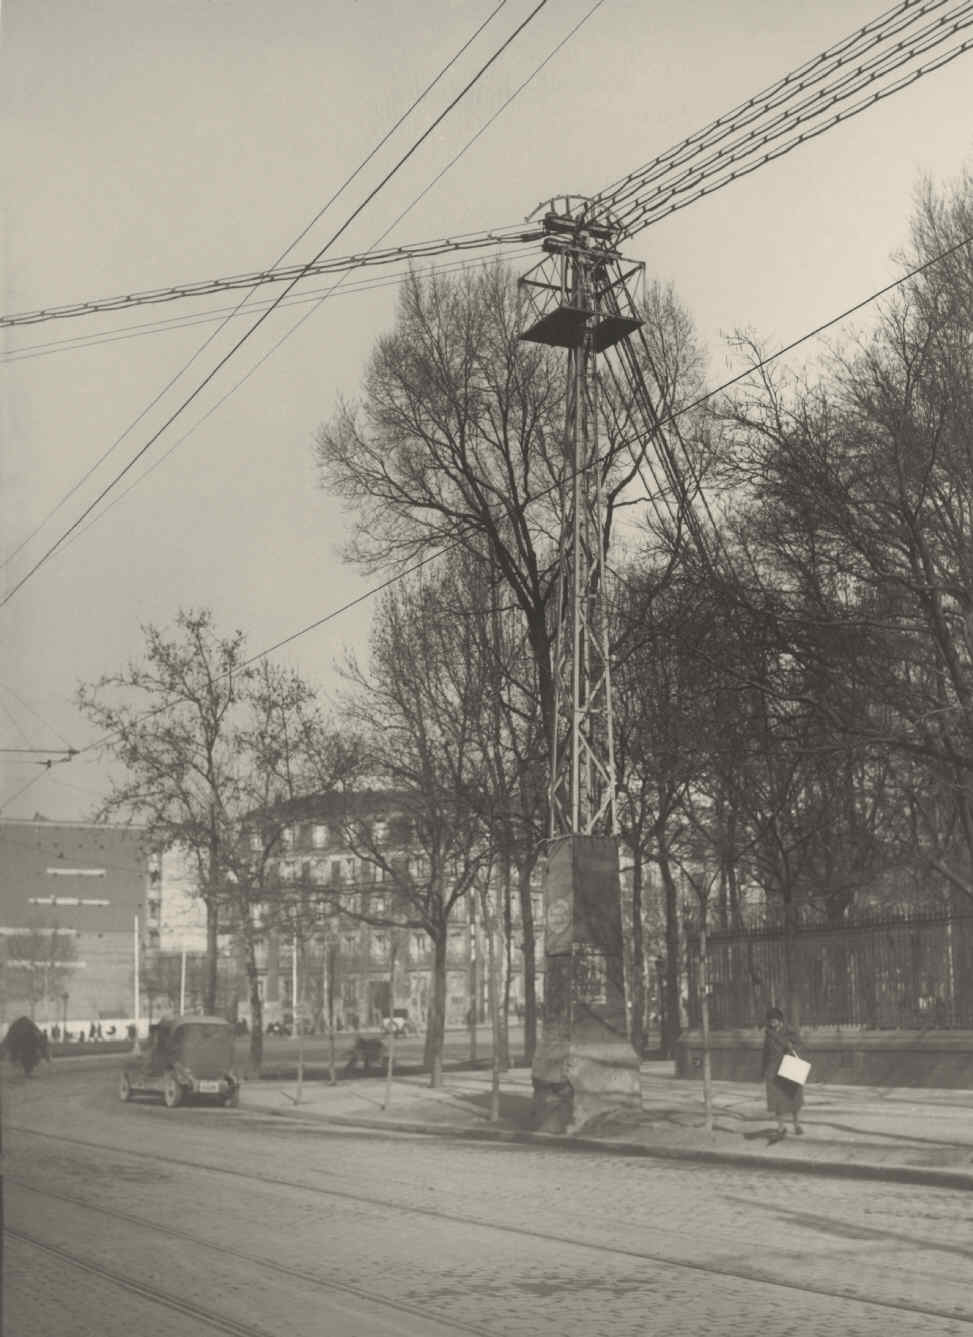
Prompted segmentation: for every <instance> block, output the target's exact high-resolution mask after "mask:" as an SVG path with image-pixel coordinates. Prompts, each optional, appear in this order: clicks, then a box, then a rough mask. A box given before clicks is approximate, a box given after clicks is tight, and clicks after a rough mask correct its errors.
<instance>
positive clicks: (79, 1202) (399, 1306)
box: [5, 1175, 493, 1337]
mask: <svg viewBox="0 0 973 1337" xmlns="http://www.w3.org/2000/svg"><path fill="white" fill-rule="evenodd" d="M251 1177H252V1178H254V1179H256V1178H258V1176H256V1175H254V1176H251ZM5 1179H6V1182H7V1183H10V1184H16V1185H17V1186H18V1187H19V1188H26V1189H27V1190H28V1191H29V1192H31V1193H36V1194H39V1195H41V1196H43V1197H46V1198H52V1199H54V1200H55V1201H56V1202H63V1203H68V1204H70V1205H71V1206H73V1207H82V1208H85V1209H87V1210H88V1211H91V1212H97V1213H99V1214H100V1215H101V1216H106V1217H109V1218H110V1219H111V1220H113V1221H123V1222H125V1223H126V1225H132V1226H138V1227H141V1228H143V1229H146V1230H151V1231H153V1232H155V1233H156V1234H158V1235H164V1236H165V1237H166V1238H167V1239H172V1240H177V1241H178V1242H180V1243H183V1244H192V1245H193V1246H194V1248H204V1249H208V1250H209V1251H210V1252H211V1253H217V1254H220V1255H221V1256H222V1257H224V1258H232V1259H233V1260H234V1261H235V1262H240V1263H246V1264H247V1266H248V1267H256V1268H260V1269H261V1270H263V1271H265V1272H270V1273H272V1274H274V1275H275V1276H280V1277H286V1278H287V1279H288V1280H290V1281H300V1282H302V1283H303V1284H305V1285H308V1286H313V1287H316V1288H317V1289H320V1290H327V1291H337V1292H340V1293H341V1294H342V1295H349V1296H353V1297H354V1298H355V1299H357V1300H365V1301H367V1302H369V1303H370V1304H380V1305H382V1306H383V1307H384V1308H386V1309H392V1310H395V1311H396V1312H397V1313H401V1314H408V1315H410V1316H411V1317H413V1318H419V1319H422V1320H424V1321H425V1322H435V1323H436V1324H437V1326H438V1325H444V1326H447V1327H451V1328H454V1329H455V1330H456V1331H457V1332H464V1333H470V1334H471V1337H493V1334H492V1333H490V1332H489V1331H488V1329H486V1328H481V1327H477V1326H476V1325H475V1324H470V1323H466V1322H463V1321H461V1320H457V1319H453V1318H450V1317H448V1316H447V1315H445V1314H441V1313H438V1312H437V1311H436V1310H434V1309H426V1308H423V1307H422V1306H419V1305H413V1304H407V1303H406V1302H405V1301H403V1300H395V1299H391V1298H390V1297H388V1296H385V1295H382V1294H380V1293H379V1292H377V1291H369V1290H365V1289H364V1287H362V1286H353V1285H352V1284H351V1283H350V1282H345V1281H336V1280H335V1279H334V1278H331V1277H321V1276H318V1275H316V1274H315V1273H313V1272H308V1271H306V1270H305V1269H303V1268H299V1267H292V1266H290V1265H289V1264H287V1263H277V1262H274V1261H272V1260H271V1259H268V1258H263V1257H260V1256H259V1255H257V1254H253V1253H248V1252H247V1251H246V1250H245V1249H235V1248H233V1247H232V1246H231V1245H228V1244H218V1243H216V1242H215V1241H214V1240H211V1239H206V1238H205V1237H204V1236H202V1235H197V1234H195V1233H194V1232H192V1231H189V1230H180V1229H179V1228H178V1227H176V1226H169V1225H163V1224H160V1223H159V1222H157V1221H150V1220H149V1219H148V1218H147V1217H144V1216H138V1215H137V1214H136V1213H134V1212H123V1211H119V1209H118V1208H117V1207H103V1206H101V1205H100V1204H98V1203H93V1202H91V1200H90V1199H88V1198H81V1197H78V1196H77V1195H75V1194H72V1193H63V1192H59V1191H58V1190H56V1189H50V1188H42V1187H40V1186H39V1185H37V1184H32V1183H31V1182H30V1181H29V1180H26V1179H22V1178H20V1177H19V1176H16V1175H13V1176H11V1175H8V1176H5ZM5 1229H6V1228H5ZM10 1233H12V1234H13V1235H14V1236H15V1237H17V1238H22V1239H28V1240H29V1242H30V1243H33V1244H39V1241H37V1240H36V1239H34V1238H33V1237H30V1236H28V1235H26V1234H25V1233H24V1232H22V1231H18V1230H13V1231H11V1232H10ZM50 1251H51V1252H53V1253H55V1254H57V1255H58V1256H60V1257H62V1258H64V1259H65V1260H66V1261H68V1262H75V1263H79V1260H78V1259H76V1258H75V1257H74V1256H73V1255H71V1254H68V1253H67V1252H66V1251H65V1250H63V1249H60V1248H58V1247H57V1246H50ZM79 1265H81V1266H86V1267H88V1270H94V1271H100V1272H104V1273H105V1274H106V1275H109V1276H111V1277H116V1276H118V1275H119V1274H117V1273H112V1272H111V1271H110V1269H105V1268H99V1267H97V1266H96V1265H93V1264H86V1263H79ZM150 1289H151V1288H150ZM160 1294H161V1292H160ZM229 1322H230V1324H231V1325H232V1323H233V1320H229ZM233 1331H235V1329H233ZM246 1331H247V1332H251V1331H252V1332H257V1331H260V1332H263V1331H264V1330H263V1329H246Z"/></svg>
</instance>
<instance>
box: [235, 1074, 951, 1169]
mask: <svg viewBox="0 0 973 1337" xmlns="http://www.w3.org/2000/svg"><path fill="white" fill-rule="evenodd" d="M428 1081H429V1079H428V1076H427V1075H425V1074H423V1075H411V1074H409V1075H403V1076H399V1077H396V1078H395V1080H394V1081H393V1082H392V1087H391V1099H390V1103H389V1108H388V1109H385V1108H383V1102H384V1100H385V1090H386V1088H385V1079H384V1077H381V1076H378V1075H375V1076H371V1077H353V1078H349V1079H341V1080H340V1081H339V1082H338V1083H337V1084H336V1085H335V1086H330V1085H329V1084H328V1082H327V1080H326V1079H325V1080H321V1079H320V1077H319V1075H318V1072H316V1073H315V1077H314V1079H313V1080H310V1081H307V1080H306V1081H305V1082H304V1084H303V1090H302V1096H301V1103H300V1104H296V1103H295V1095H296V1079H295V1073H294V1069H293V1066H292V1065H291V1064H288V1067H287V1069H286V1070H285V1071H282V1074H281V1075H280V1076H275V1074H274V1073H273V1071H272V1070H271V1071H270V1072H269V1073H267V1072H265V1074H264V1076H263V1077H262V1078H261V1079H260V1080H250V1081H247V1082H245V1083H244V1087H243V1092H242V1095H241V1105H242V1106H243V1107H244V1108H245V1109H249V1110H254V1111H257V1110H260V1111H265V1112H267V1113H270V1114H273V1115H281V1116H285V1117H290V1118H297V1119H301V1120H305V1121H323V1122H326V1123H331V1124H339V1125H352V1126H355V1127H360V1128H370V1129H385V1130H387V1131H389V1132H393V1131H399V1132H410V1133H426V1134H432V1135H438V1136H445V1137H460V1138H478V1139H487V1138H488V1139H497V1140H506V1141H517V1142H528V1143H532V1144H535V1145H538V1146H547V1147H551V1146H555V1147H561V1148H564V1149H569V1148H570V1149H576V1150H584V1151H589V1152H590V1151H594V1150H597V1151H602V1152H608V1153H613V1154H615V1155H628V1156H655V1157H663V1158H668V1159H676V1160H693V1161H710V1162H713V1163H717V1164H728V1165H752V1166H753V1167H755V1168H757V1167H759V1168H763V1169H767V1168H771V1167H775V1168H780V1169H787V1170H793V1171H803V1172H806V1173H812V1174H837V1175H846V1176H849V1177H857V1178H872V1179H884V1180H889V1181H893V1182H900V1183H922V1184H931V1185H938V1186H941V1187H950V1188H966V1189H973V1091H968V1090H933V1089H927V1088H924V1087H894V1088H875V1087H864V1086H832V1085H821V1086H817V1087H815V1086H813V1085H812V1086H810V1087H809V1088H808V1091H807V1096H806V1100H805V1106H804V1111H803V1114H802V1126H803V1128H804V1135H803V1136H801V1137H796V1136H795V1135H794V1132H793V1130H790V1131H789V1132H788V1135H787V1137H786V1138H785V1139H784V1140H783V1141H782V1142H778V1143H776V1144H774V1145H771V1144H770V1143H769V1136H770V1133H771V1132H772V1131H773V1129H774V1120H773V1119H772V1118H770V1117H769V1116H768V1115H767V1113H766V1108H765V1104H764V1091H763V1085H762V1084H760V1085H757V1084H756V1083H754V1084H745V1083H742V1082H714V1084H713V1124H714V1126H713V1132H712V1134H709V1133H707V1132H706V1129H705V1127H704V1111H703V1089H702V1083H701V1082H698V1081H681V1080H677V1079H676V1077H675V1076H674V1070H673V1064H672V1063H664V1062H663V1063H645V1064H643V1065H642V1111H641V1113H640V1114H639V1113H634V1112H630V1113H625V1114H619V1115H617V1116H608V1117H606V1118H605V1119H604V1120H599V1121H597V1122H596V1123H595V1124H593V1125H589V1127H588V1128H586V1129H585V1130H584V1132H583V1133H582V1134H580V1135H575V1136H565V1137H557V1136H554V1135H552V1134H546V1133H536V1132H534V1131H533V1129H532V1109H531V1106H532V1094H533V1092H532V1086H531V1074H530V1069H529V1068H515V1069H512V1070H511V1071H510V1072H507V1073H504V1074H502V1077H501V1089H500V1117H499V1120H498V1121H497V1122H496V1123H491V1122H490V1119H489V1111H490V1073H489V1072H488V1071H484V1070H482V1069H480V1070H470V1069H468V1068H467V1069H464V1068H462V1067H460V1066H456V1067H448V1068H447V1071H446V1072H445V1074H444V1084H443V1086H442V1087H441V1088H440V1089H439V1090H435V1091H434V1090H432V1089H430V1087H429V1085H428Z"/></svg>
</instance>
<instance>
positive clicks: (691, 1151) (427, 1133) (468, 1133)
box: [261, 1108, 973, 1192]
mask: <svg viewBox="0 0 973 1337" xmlns="http://www.w3.org/2000/svg"><path fill="white" fill-rule="evenodd" d="M261 1113H265V1114H269V1115H271V1116H272V1117H274V1118H280V1119H303V1120H305V1121H308V1120H310V1121H312V1122H315V1123H325V1124H331V1125H334V1126H335V1127H339V1128H365V1129H368V1131H370V1132H387V1133H414V1134H419V1135H421V1136H423V1137H440V1138H451V1139H455V1140H458V1141H464V1142H501V1143H508V1144H516V1145H521V1146H535V1147H545V1148H547V1150H549V1151H550V1150H555V1151H567V1152H574V1151H582V1152H599V1153H601V1154H602V1155H605V1154H609V1155H615V1156H631V1157H640V1158H643V1159H652V1160H667V1161H688V1162H695V1163H702V1164H704V1165H726V1166H736V1167H737V1168H743V1169H749V1170H754V1169H759V1170H783V1171H787V1172H790V1173H791V1174H803V1175H822V1176H828V1175H830V1176H832V1177H835V1178H844V1179H870V1180H880V1181H884V1182H886V1183H890V1184H917V1185H921V1186H923V1187H926V1188H951V1189H960V1190H963V1189H965V1190H966V1191H967V1192H969V1191H971V1190H973V1172H970V1171H966V1170H938V1169H935V1168H933V1167H925V1166H919V1165H881V1164H877V1163H875V1162H871V1161H801V1160H796V1159H795V1160H792V1159H791V1158H790V1157H787V1156H755V1155H753V1154H752V1153H750V1152H744V1151H739V1152H737V1151H710V1150H709V1149H708V1148H706V1147H659V1146H656V1147H653V1146H647V1145H646V1144H645V1143H642V1142H610V1141H602V1140H600V1139H598V1138H591V1137H565V1136H561V1135H559V1134H557V1133H537V1132H532V1131H530V1130H528V1129H510V1128H491V1127H478V1126H475V1125H462V1124H461V1125H457V1124H442V1125H437V1124H427V1123H415V1122H409V1121H408V1120H404V1119H403V1120H396V1121H395V1122H391V1121H389V1122H386V1121H385V1120H382V1119H368V1118H364V1119H357V1118H351V1117H350V1116H343V1115H338V1114H315V1113H311V1112H310V1111H301V1110H300V1109H299V1108H294V1109H265V1110H262V1111H261Z"/></svg>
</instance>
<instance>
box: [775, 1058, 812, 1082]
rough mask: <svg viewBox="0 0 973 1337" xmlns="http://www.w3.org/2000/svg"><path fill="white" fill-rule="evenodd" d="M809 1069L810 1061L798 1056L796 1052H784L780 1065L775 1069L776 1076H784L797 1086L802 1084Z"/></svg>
mask: <svg viewBox="0 0 973 1337" xmlns="http://www.w3.org/2000/svg"><path fill="white" fill-rule="evenodd" d="M810 1071H811V1065H810V1063H807V1062H805V1060H804V1059H802V1058H798V1057H797V1055H796V1054H785V1055H784V1057H783V1058H782V1059H781V1061H780V1067H779V1068H778V1069H777V1076H778V1077H785V1078H786V1079H787V1081H789V1082H797V1084H798V1086H803V1085H804V1083H805V1082H806V1081H807V1075H808V1073H809V1072H810Z"/></svg>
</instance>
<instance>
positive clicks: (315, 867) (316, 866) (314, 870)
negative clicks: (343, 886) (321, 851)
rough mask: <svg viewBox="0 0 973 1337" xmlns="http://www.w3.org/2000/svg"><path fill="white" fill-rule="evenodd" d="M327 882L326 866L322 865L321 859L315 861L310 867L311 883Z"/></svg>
mask: <svg viewBox="0 0 973 1337" xmlns="http://www.w3.org/2000/svg"><path fill="white" fill-rule="evenodd" d="M327 880H328V869H327V865H326V864H325V863H323V862H322V860H321V859H315V860H314V862H313V863H312V865H311V881H312V882H319V883H321V882H327Z"/></svg>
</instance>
